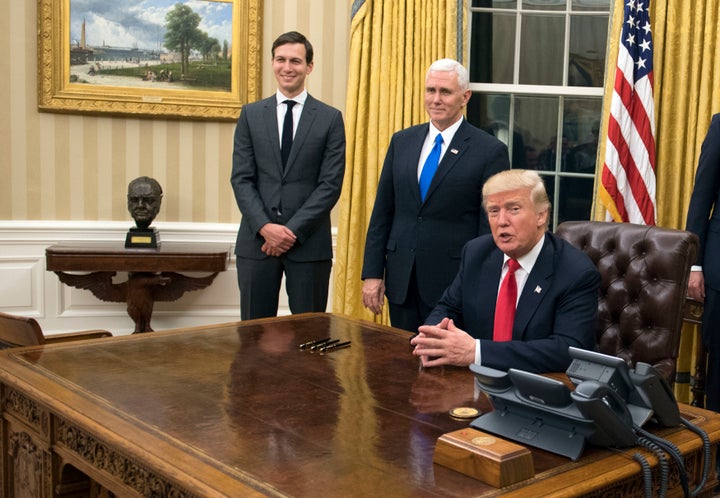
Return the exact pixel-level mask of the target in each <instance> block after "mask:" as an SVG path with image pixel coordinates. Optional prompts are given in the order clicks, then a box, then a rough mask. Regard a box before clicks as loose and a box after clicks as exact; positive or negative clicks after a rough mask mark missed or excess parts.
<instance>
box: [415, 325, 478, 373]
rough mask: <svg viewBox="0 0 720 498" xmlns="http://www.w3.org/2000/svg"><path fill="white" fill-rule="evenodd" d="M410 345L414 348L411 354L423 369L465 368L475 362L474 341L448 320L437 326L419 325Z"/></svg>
mask: <svg viewBox="0 0 720 498" xmlns="http://www.w3.org/2000/svg"><path fill="white" fill-rule="evenodd" d="M410 344H411V345H412V346H415V349H413V354H414V355H415V356H419V357H420V361H421V363H422V366H423V367H436V366H440V365H455V366H460V367H466V366H469V365H470V364H471V363H474V362H475V339H474V338H473V337H472V336H470V334H468V333H467V332H465V331H464V330H462V329H459V328H458V327H456V326H455V322H453V320H451V319H450V318H443V319H442V321H441V322H440V323H438V324H437V325H421V326H420V328H419V329H418V334H417V335H416V336H415V337H413V338H412V339H411V340H410Z"/></svg>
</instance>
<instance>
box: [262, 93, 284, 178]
mask: <svg viewBox="0 0 720 498" xmlns="http://www.w3.org/2000/svg"><path fill="white" fill-rule="evenodd" d="M263 126H264V128H265V133H267V134H268V136H269V137H271V141H272V143H274V144H275V147H273V148H272V151H273V152H272V154H273V159H275V164H276V165H277V167H278V168H279V170H280V172H281V173H282V169H283V166H282V156H281V155H280V135H279V134H278V118H277V98H276V97H275V96H274V95H273V96H272V97H268V98H266V99H265V108H264V109H263Z"/></svg>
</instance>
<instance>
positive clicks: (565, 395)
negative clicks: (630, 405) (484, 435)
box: [470, 364, 637, 460]
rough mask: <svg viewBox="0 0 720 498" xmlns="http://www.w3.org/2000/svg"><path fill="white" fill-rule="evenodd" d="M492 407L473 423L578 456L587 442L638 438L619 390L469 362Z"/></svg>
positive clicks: (613, 442) (605, 443) (625, 442)
mask: <svg viewBox="0 0 720 498" xmlns="http://www.w3.org/2000/svg"><path fill="white" fill-rule="evenodd" d="M470 369H471V370H472V371H473V373H475V378H476V380H477V382H478V384H479V386H480V389H482V390H483V391H484V392H485V393H486V394H487V395H488V397H489V398H490V401H491V402H492V404H493V407H494V408H495V410H494V411H492V412H489V413H486V414H483V415H481V416H480V417H479V418H477V419H475V420H474V421H473V422H471V424H470V425H471V426H472V427H475V428H477V429H480V430H483V431H486V432H490V433H493V434H497V435H499V436H502V437H506V438H508V439H512V440H515V441H517V442H519V443H522V444H528V445H531V446H535V447H537V448H541V449H544V450H547V451H551V452H553V453H557V454H560V455H564V456H566V457H568V458H571V459H572V460H577V459H578V458H580V456H581V455H582V452H583V450H584V449H585V444H586V442H589V443H591V444H595V445H598V446H616V447H626V446H632V445H634V444H636V443H637V436H636V435H635V433H634V432H633V430H632V427H633V425H632V417H631V415H630V412H629V411H628V409H627V406H626V404H625V403H624V402H623V400H622V398H621V397H620V395H618V393H617V392H615V391H614V390H612V389H610V388H609V387H608V386H607V385H605V384H603V383H601V382H598V381H594V380H588V381H584V382H582V383H581V385H579V386H577V387H576V389H575V391H571V390H570V388H569V387H568V386H567V385H565V384H564V383H563V382H561V381H559V380H555V379H551V378H548V377H544V376H542V375H538V374H534V373H530V372H525V371H522V370H515V369H512V368H511V369H510V370H508V371H507V372H502V371H499V370H494V369H492V368H488V367H483V366H480V365H475V364H473V365H470Z"/></svg>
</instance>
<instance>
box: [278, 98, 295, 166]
mask: <svg viewBox="0 0 720 498" xmlns="http://www.w3.org/2000/svg"><path fill="white" fill-rule="evenodd" d="M285 104H286V105H287V110H286V111H285V121H283V129H282V140H281V145H280V155H281V156H282V164H283V167H284V166H285V165H286V164H287V160H288V157H290V148H291V147H292V143H293V113H292V108H293V106H294V105H295V104H297V102H295V101H294V100H286V101H285Z"/></svg>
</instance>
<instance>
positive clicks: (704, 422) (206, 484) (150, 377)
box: [0, 314, 720, 498]
mask: <svg viewBox="0 0 720 498" xmlns="http://www.w3.org/2000/svg"><path fill="white" fill-rule="evenodd" d="M324 337H334V338H337V339H341V340H351V341H352V345H351V347H349V348H346V349H341V350H338V351H335V352H333V353H327V354H320V353H317V352H311V351H306V350H301V349H299V347H298V346H299V345H300V344H302V343H304V342H307V341H310V340H313V339H319V338H324ZM473 387H474V379H473V376H472V374H471V372H470V371H469V370H468V369H464V368H463V369H457V368H444V369H441V368H437V369H428V370H420V369H418V362H417V359H416V358H414V357H413V356H412V355H411V354H410V346H409V344H408V334H407V333H406V332H402V331H399V330H396V329H391V328H388V327H384V326H381V325H375V324H372V323H368V322H362V321H356V320H351V319H346V318H342V317H339V316H334V315H331V314H308V315H295V316H290V317H283V318H275V319H264V320H256V321H247V322H239V323H231V324H224V325H218V326H209V327H208V326H206V327H197V328H192V329H179V330H176V331H161V332H156V333H154V334H140V335H133V336H122V337H115V338H111V339H104V340H98V341H94V342H93V341H87V342H84V343H65V344H57V345H52V346H44V347H32V348H23V349H16V350H6V351H3V352H0V388H1V389H2V400H3V404H2V424H3V427H2V429H3V430H2V434H3V439H2V447H1V448H0V458H2V459H4V462H3V465H2V466H1V467H0V468H2V469H3V474H2V476H1V478H0V481H1V482H2V483H3V486H5V488H4V489H2V490H1V491H0V493H2V494H3V495H4V496H15V497H18V496H51V492H52V491H53V490H56V491H57V493H56V494H55V495H52V496H73V497H77V496H94V495H92V494H91V492H90V491H88V486H89V487H90V489H92V490H93V491H92V492H93V493H96V494H97V493H100V496H106V494H102V493H103V492H105V491H102V490H100V491H99V488H100V487H102V488H104V489H105V490H109V491H111V492H113V493H115V494H116V495H118V496H123V497H126V496H149V495H152V496H156V497H171V496H172V497H179V496H182V497H203V498H207V497H216V496H228V497H238V496H260V495H267V496H298V497H316V496H328V497H335V496H342V497H350V496H362V497H366V496H392V497H395V496H413V497H415V496H418V497H430V496H435V497H437V496H451V497H467V496H481V497H486V496H498V495H500V494H507V495H508V496H517V497H528V496H532V497H539V496H544V495H547V494H551V493H552V494H554V495H555V496H578V495H588V496H591V495H600V494H605V495H611V496H623V497H631V496H637V497H641V496H643V490H642V486H641V478H640V474H641V471H640V467H639V465H638V464H637V463H635V462H634V461H633V460H632V454H633V453H634V452H635V451H637V450H635V449H632V450H628V451H611V450H607V449H600V448H589V449H588V450H586V453H585V454H584V455H583V457H582V458H581V459H580V460H579V461H578V462H572V461H570V460H569V459H567V458H564V457H560V456H557V455H553V454H550V453H546V452H543V451H540V450H533V457H534V462H535V472H536V475H535V477H534V478H532V479H530V480H528V481H524V482H521V483H518V484H516V485H513V486H510V487H506V488H502V489H495V488H492V487H490V486H488V485H486V484H484V483H482V482H480V481H477V480H474V479H472V478H470V477H467V476H465V475H463V474H460V473H458V472H455V471H452V470H450V469H448V468H446V467H443V466H439V465H436V464H433V462H432V457H433V451H434V447H435V442H436V441H437V438H438V437H439V436H441V435H442V434H444V433H447V432H450V431H454V430H458V429H461V428H465V427H467V426H468V424H469V422H468V421H459V420H454V419H452V418H450V416H449V415H448V410H449V409H450V408H453V407H457V406H474V407H476V408H479V409H482V410H488V409H490V406H489V403H488V401H487V400H486V399H485V398H484V396H481V400H480V401H473V391H474V389H473ZM682 411H683V414H684V416H685V417H686V418H689V419H690V420H692V421H694V423H696V424H697V425H699V426H701V427H703V428H704V429H705V430H706V431H707V432H708V434H709V436H710V438H711V440H712V442H713V445H717V443H718V441H719V440H720V415H717V414H714V413H712V412H708V411H705V410H703V409H700V408H696V407H691V406H682ZM661 433H662V435H663V436H664V437H667V438H669V439H670V440H672V441H673V442H674V443H675V444H676V445H677V446H678V447H679V448H680V450H681V451H682V453H683V454H684V455H685V459H686V463H687V467H688V468H689V469H690V471H691V476H692V477H691V479H693V480H696V479H697V475H698V473H699V471H700V459H699V458H700V457H699V454H700V452H701V442H700V439H699V438H698V437H697V436H696V435H695V434H693V433H691V432H690V431H688V430H682V429H665V430H662V431H661ZM640 451H641V452H642V451H644V450H640ZM644 454H646V455H647V453H644ZM713 455H714V450H713ZM649 460H650V461H651V463H653V462H654V459H652V458H649ZM75 469H77V470H75ZM78 471H80V472H82V473H83V474H84V475H86V476H89V477H90V479H91V480H92V482H89V481H88V480H87V479H83V474H80V472H78ZM677 478H678V475H677V473H676V472H671V480H673V479H674V486H673V483H672V482H671V488H670V491H669V493H668V496H680V494H681V493H682V491H681V488H680V486H679V485H678V484H677ZM696 482H697V481H696ZM715 482H716V481H715V479H714V476H711V478H710V479H709V480H708V483H707V488H706V489H708V490H710V489H712V487H713V486H714V484H715ZM58 490H59V491H58ZM72 490H74V491H72ZM41 491H42V493H45V494H44V495H42V494H41ZM60 491H64V492H65V493H66V494H63V492H60ZM72 493H75V494H72ZM704 494H705V495H709V491H708V492H707V493H704ZM701 495H702V494H701Z"/></svg>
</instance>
